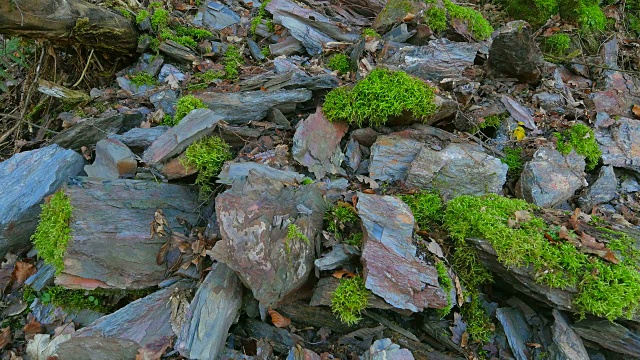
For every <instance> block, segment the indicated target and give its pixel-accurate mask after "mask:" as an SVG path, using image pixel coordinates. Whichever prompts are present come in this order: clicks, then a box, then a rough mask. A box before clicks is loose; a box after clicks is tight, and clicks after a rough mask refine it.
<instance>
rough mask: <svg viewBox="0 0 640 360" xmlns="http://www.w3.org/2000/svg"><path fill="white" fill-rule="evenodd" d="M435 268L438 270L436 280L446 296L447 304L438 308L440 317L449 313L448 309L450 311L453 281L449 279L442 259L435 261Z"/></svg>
mask: <svg viewBox="0 0 640 360" xmlns="http://www.w3.org/2000/svg"><path fill="white" fill-rule="evenodd" d="M436 270H437V271H438V282H439V283H440V287H441V288H442V290H443V291H444V293H445V294H446V296H447V306H446V307H444V308H442V309H439V310H438V313H439V314H440V317H445V316H447V315H448V314H449V311H451V306H452V304H451V295H450V294H451V291H452V290H453V281H451V278H450V277H449V272H448V271H447V267H446V266H445V265H444V263H443V262H442V261H438V262H436Z"/></svg>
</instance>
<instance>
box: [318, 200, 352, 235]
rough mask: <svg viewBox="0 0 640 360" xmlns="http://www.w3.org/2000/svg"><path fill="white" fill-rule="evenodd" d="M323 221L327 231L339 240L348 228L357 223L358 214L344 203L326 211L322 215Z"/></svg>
mask: <svg viewBox="0 0 640 360" xmlns="http://www.w3.org/2000/svg"><path fill="white" fill-rule="evenodd" d="M324 220H325V221H326V222H327V230H329V231H330V232H332V233H333V234H334V235H335V236H336V237H338V238H339V237H341V234H342V232H343V231H344V230H345V229H346V228H347V227H348V226H351V225H353V224H354V223H355V222H356V221H358V214H356V212H355V210H354V209H353V207H351V206H349V205H347V204H346V203H338V205H336V206H333V207H332V208H330V209H329V210H327V212H326V213H325V214H324Z"/></svg>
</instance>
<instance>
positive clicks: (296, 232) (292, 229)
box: [287, 224, 309, 244]
mask: <svg viewBox="0 0 640 360" xmlns="http://www.w3.org/2000/svg"><path fill="white" fill-rule="evenodd" d="M287 239H289V240H302V241H304V242H306V243H307V244H309V238H308V237H307V235H305V234H304V233H303V232H302V231H301V230H300V228H299V227H298V225H296V224H289V227H288V228H287Z"/></svg>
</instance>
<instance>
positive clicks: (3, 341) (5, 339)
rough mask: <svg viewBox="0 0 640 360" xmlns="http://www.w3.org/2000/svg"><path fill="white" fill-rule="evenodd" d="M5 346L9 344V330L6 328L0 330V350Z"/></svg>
mask: <svg viewBox="0 0 640 360" xmlns="http://www.w3.org/2000/svg"><path fill="white" fill-rule="evenodd" d="M7 344H11V328H10V327H8V326H7V327H6V328H3V329H2V330H0V349H2V348H4V347H5V346H7Z"/></svg>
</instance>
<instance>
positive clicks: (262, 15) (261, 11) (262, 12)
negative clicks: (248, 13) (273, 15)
mask: <svg viewBox="0 0 640 360" xmlns="http://www.w3.org/2000/svg"><path fill="white" fill-rule="evenodd" d="M270 1H271V0H265V1H264V2H262V4H261V5H260V9H259V10H258V15H257V16H256V17H254V18H253V19H251V28H250V29H249V33H250V34H251V35H255V33H256V30H257V29H258V25H260V24H261V23H262V19H264V18H265V17H266V16H267V11H266V10H265V8H266V7H267V5H268V4H269V2H270ZM269 24H271V25H269ZM267 28H268V29H269V31H271V32H273V23H271V21H268V22H267Z"/></svg>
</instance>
